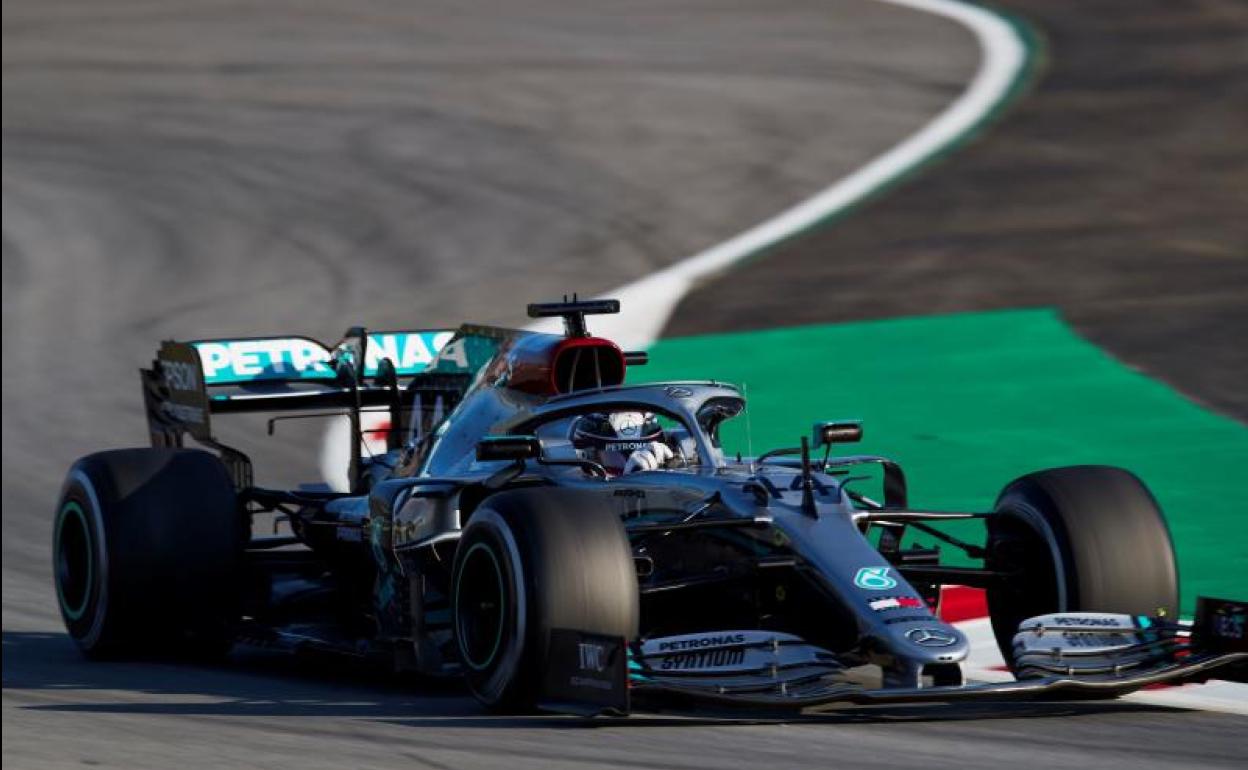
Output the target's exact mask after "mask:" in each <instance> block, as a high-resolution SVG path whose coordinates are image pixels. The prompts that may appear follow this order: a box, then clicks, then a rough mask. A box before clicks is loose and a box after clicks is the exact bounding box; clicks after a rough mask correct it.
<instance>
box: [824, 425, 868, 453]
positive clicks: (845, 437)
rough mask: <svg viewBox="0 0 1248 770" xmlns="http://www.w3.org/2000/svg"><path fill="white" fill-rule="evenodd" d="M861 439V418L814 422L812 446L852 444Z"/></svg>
mask: <svg viewBox="0 0 1248 770" xmlns="http://www.w3.org/2000/svg"><path fill="white" fill-rule="evenodd" d="M857 441H862V421H861V420H832V421H830V422H817V423H815V432H814V441H813V442H812V443H813V444H814V448H815V449H817V448H819V447H821V446H828V445H831V444H853V443H855V442H857Z"/></svg>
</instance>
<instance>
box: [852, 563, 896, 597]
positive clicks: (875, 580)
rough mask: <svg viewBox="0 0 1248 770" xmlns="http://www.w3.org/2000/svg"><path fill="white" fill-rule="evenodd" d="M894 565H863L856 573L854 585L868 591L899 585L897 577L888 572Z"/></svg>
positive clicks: (885, 589) (884, 589)
mask: <svg viewBox="0 0 1248 770" xmlns="http://www.w3.org/2000/svg"><path fill="white" fill-rule="evenodd" d="M891 571H892V567H863V568H861V569H859V570H858V572H857V574H855V575H854V585H856V586H858V587H859V588H862V589H865V590H867V591H887V590H888V589H890V588H896V587H897V579H896V578H894V577H893V576H891V575H889V574H888V573H889V572H891Z"/></svg>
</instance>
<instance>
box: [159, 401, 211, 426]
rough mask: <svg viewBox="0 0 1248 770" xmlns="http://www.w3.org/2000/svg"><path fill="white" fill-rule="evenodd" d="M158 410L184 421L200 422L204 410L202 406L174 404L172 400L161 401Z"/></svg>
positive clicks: (202, 419) (202, 418)
mask: <svg viewBox="0 0 1248 770" xmlns="http://www.w3.org/2000/svg"><path fill="white" fill-rule="evenodd" d="M160 411H161V412H162V413H163V414H164V415H165V416H167V417H169V418H171V419H174V420H177V421H178V422H186V423H202V422H203V421H204V410H203V408H202V407H198V406H190V405H189V404H175V403H173V402H172V401H164V402H161V405H160Z"/></svg>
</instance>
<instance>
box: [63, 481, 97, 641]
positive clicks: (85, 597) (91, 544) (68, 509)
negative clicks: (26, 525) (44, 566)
mask: <svg viewBox="0 0 1248 770" xmlns="http://www.w3.org/2000/svg"><path fill="white" fill-rule="evenodd" d="M68 513H72V514H73V515H74V516H76V517H78V521H80V522H81V523H82V532H83V534H84V535H85V536H86V541H87V548H86V552H87V579H86V583H85V588H84V590H83V592H82V603H81V604H80V605H79V606H78V607H77V608H73V607H70V606H69V602H68V601H66V599H65V590H64V588H63V587H62V586H61V570H60V560H61V552H60V551H61V528H62V527H63V526H64V524H65V518H66V514H68ZM53 542H55V543H56V558H57V571H56V598H57V600H58V601H59V602H60V604H61V611H62V612H64V613H65V616H66V617H68V618H69V619H70V620H71V621H77V620H81V619H82V616H83V614H84V613H85V612H86V611H87V605H88V604H90V603H91V586H92V582H93V580H94V578H95V538H94V537H93V536H92V534H91V527H90V526H89V525H88V524H87V516H86V514H85V513H83V512H82V506H80V505H78V503H76V502H74V501H72V500H71V501H69V502H67V503H65V505H64V506H62V507H61V512H60V514H59V515H58V516H57V517H56V536H55V537H54V538H53Z"/></svg>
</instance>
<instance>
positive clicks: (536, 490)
mask: <svg viewBox="0 0 1248 770" xmlns="http://www.w3.org/2000/svg"><path fill="white" fill-rule="evenodd" d="M618 309H619V305H618V303H617V302H615V301H611V300H600V301H593V302H583V301H582V302H578V301H576V299H575V298H573V300H572V301H571V302H569V301H567V299H566V298H565V300H564V301H563V302H560V303H549V304H538V305H531V306H529V314H530V315H531V316H534V317H546V316H549V317H560V316H561V317H562V318H563V319H564V326H565V333H564V334H562V335H559V334H545V333H537V332H527V331H519V330H514V329H503V328H495V327H486V326H474V325H465V326H462V327H460V328H459V329H458V330H453V331H452V330H423V331H406V332H368V331H366V330H364V329H360V328H354V329H352V330H350V331H349V332H348V334H347V335H346V337H345V338H344V339H343V341H342V342H340V343H339V344H337V345H335V346H332V347H331V346H326V345H323V344H321V343H319V342H316V341H315V340H311V339H307V338H299V337H283V338H255V339H242V340H200V341H196V342H190V343H182V342H165V343H163V345H162V347H161V348H160V350H159V352H158V354H157V358H156V359H155V361H154V362H153V365H152V366H151V368H149V369H144V370H142V371H141V378H142V385H143V395H144V399H145V403H146V411H147V417H148V425H149V429H150V433H151V443H152V446H151V447H149V448H140V449H123V450H114V451H106V452H101V453H97V454H92V455H88V456H86V457H83V458H82V459H80V460H78V461H77V462H76V463H75V464H74V465H73V467H72V468H71V469H70V471H69V473H68V477H67V479H66V481H65V484H64V488H63V490H62V493H61V498H60V502H59V503H58V506H57V509H56V518H55V528H54V529H55V534H54V547H53V552H54V553H53V556H54V566H55V582H56V593H57V597H58V600H59V604H60V611H61V614H62V616H63V618H64V621H65V625H66V628H67V629H68V631H69V634H70V636H71V637H72V638H73V639H74V640H75V642H76V643H77V644H78V646H79V647H80V648H81V649H82V651H83V652H84V653H86V654H87V655H88V656H92V657H94V656H106V655H135V654H141V653H143V652H145V651H152V650H157V651H160V652H161V653H162V654H168V653H169V652H170V651H175V652H188V653H195V654H204V653H219V652H221V651H223V650H226V649H229V648H230V647H231V646H232V645H234V644H237V643H240V642H242V643H249V644H259V645H266V646H270V647H277V648H282V649H289V650H292V651H300V650H304V651H321V652H326V653H334V654H341V655H348V656H354V657H363V658H370V659H377V660H379V661H382V662H384V663H385V665H388V666H391V667H393V668H394V669H395V670H406V671H414V672H418V673H419V674H423V675H427V676H431V677H462V678H463V680H464V681H466V683H467V686H468V688H469V689H470V690H471V692H472V694H473V695H474V696H475V697H476V698H477V699H478V700H480V701H481V702H482V703H483V704H485V705H486V706H488V707H491V708H499V709H530V708H547V709H553V710H562V711H569V712H573V713H586V714H598V713H627V712H628V711H629V710H630V708H633V707H634V706H635V705H637V704H638V703H639V702H643V701H645V700H646V699H658V700H659V701H660V702H663V700H664V699H670V700H671V701H676V702H680V703H689V702H691V701H692V702H695V703H697V702H715V703H720V704H743V705H745V706H749V707H789V708H792V707H799V708H801V707H809V706H818V705H822V704H829V703H836V702H853V703H896V702H915V701H953V700H960V699H993V698H998V699H1002V698H1009V699H1013V698H1054V699H1057V698H1061V699H1065V698H1075V697H1080V698H1082V697H1112V696H1116V695H1119V694H1122V693H1126V692H1129V691H1132V690H1136V689H1138V688H1141V687H1144V686H1146V685H1149V684H1152V683H1157V682H1174V683H1177V682H1193V681H1202V680H1205V679H1208V678H1211V677H1217V678H1237V679H1241V680H1242V679H1243V678H1244V674H1245V668H1244V667H1245V661H1246V660H1248V647H1246V644H1248V634H1246V631H1245V617H1246V614H1248V605H1246V604H1245V603H1242V602H1235V601H1226V600H1214V599H1209V598H1202V599H1201V600H1200V606H1199V611H1198V615H1197V618H1196V621H1195V622H1194V623H1185V622H1180V621H1179V620H1178V616H1177V611H1178V589H1177V585H1178V578H1177V570H1176V566H1175V558H1174V553H1173V549H1172V545H1171V540H1170V535H1169V532H1168V530H1167V527H1166V523H1165V520H1164V519H1163V517H1162V515H1161V512H1160V511H1159V510H1158V506H1157V504H1156V502H1155V501H1154V499H1153V497H1152V495H1151V494H1150V493H1149V492H1148V490H1147V489H1146V488H1145V487H1144V485H1143V484H1142V483H1141V482H1140V480H1139V479H1137V478H1136V477H1135V476H1133V475H1132V474H1130V473H1128V472H1127V471H1124V470H1120V469H1117V468H1112V467H1103V466H1079V467H1066V468H1057V469H1051V470H1043V471H1039V472H1036V473H1031V474H1028V475H1026V476H1024V477H1022V478H1019V479H1017V480H1015V481H1012V482H1010V483H1009V484H1007V485H1006V486H1005V487H1004V491H1002V493H1001V495H1000V497H999V498H998V499H997V501H996V504H995V505H994V506H993V507H992V508H991V509H990V510H987V511H982V512H960V511H933V510H923V509H916V508H913V507H911V506H910V505H909V503H908V500H907V490H906V482H905V476H904V474H903V472H902V469H901V468H900V467H899V466H898V465H897V464H896V463H895V462H893V461H892V460H889V459H887V458H885V457H878V456H871V455H862V454H850V455H848V456H838V455H836V454H833V453H832V452H831V450H832V448H833V447H835V446H836V445H839V444H845V443H853V442H856V441H858V440H859V439H860V437H861V435H862V425H861V424H860V423H858V422H855V421H845V420H842V421H830V422H822V423H819V424H816V425H815V426H814V428H813V431H810V432H806V431H803V433H804V434H805V435H803V436H802V437H801V439H800V441H797V442H794V446H792V447H782V448H778V449H773V450H771V451H767V452H764V453H762V454H760V455H758V456H755V457H744V458H743V457H741V456H740V455H739V454H738V455H736V456H731V457H730V456H729V455H728V453H726V452H725V450H724V448H723V444H722V442H721V429H722V428H723V427H724V426H725V425H726V424H727V423H728V421H730V420H733V419H735V418H738V416H739V415H741V414H742V413H743V411H744V410H745V408H746V404H745V400H744V398H743V397H742V394H741V392H740V391H739V390H738V389H737V388H735V387H733V386H731V385H728V384H725V383H722V382H714V381H698V382H663V383H649V384H633V383H631V382H630V383H628V384H626V383H625V375H626V372H628V371H629V370H632V369H634V368H636V367H638V366H640V365H642V364H644V363H646V360H647V359H646V354H644V353H636V352H624V351H621V350H620V348H619V347H618V346H616V345H615V344H613V343H612V342H611V341H609V340H606V339H602V338H598V337H594V336H591V335H590V334H589V333H588V331H587V329H586V316H587V315H592V314H596V313H611V312H618ZM292 410H294V411H301V412H310V413H312V414H317V415H320V414H331V415H345V416H346V417H347V418H349V420H350V424H351V426H352V431H353V434H354V439H355V440H354V442H353V444H354V446H353V448H352V455H353V456H352V458H351V460H350V472H349V478H350V483H351V489H349V490H346V491H333V490H331V489H329V488H327V487H325V485H307V486H304V487H300V488H298V489H293V490H285V489H271V488H265V487H261V486H257V485H256V484H255V483H254V481H253V474H252V464H251V461H250V460H249V458H248V457H247V455H246V454H244V453H243V452H242V451H240V450H238V449H236V448H234V447H231V446H227V445H225V444H224V443H222V442H221V441H220V440H218V438H217V437H216V436H215V434H214V432H213V430H212V422H213V421H214V420H216V419H217V418H218V417H219V416H222V415H227V414H232V413H240V412H289V411H292ZM371 411H380V412H384V413H385V414H386V415H387V416H388V418H389V427H388V428H387V430H386V450H385V451H384V452H378V453H377V454H376V455H375V456H373V455H369V454H368V453H367V452H365V451H363V449H361V441H360V439H361V433H362V428H361V415H362V414H364V415H367V414H368V413H369V412H371ZM275 419H282V418H281V417H278V418H275ZM272 425H273V423H272V422H270V428H271V427H272ZM795 432H796V431H795ZM188 438H189V439H191V440H194V441H195V442H197V443H198V444H199V445H200V446H202V447H203V449H189V448H183V444H184V442H186V440H187V439H188ZM205 450H208V451H205ZM865 468H874V471H873V472H872V473H871V474H868V475H866V476H864V475H862V471H863V469H865ZM868 482H870V485H871V486H872V487H874V486H875V485H876V484H877V483H879V486H881V487H882V491H880V492H874V490H873V489H872V490H868V491H863V485H864V484H866V483H868ZM868 492H871V494H868ZM264 516H268V517H270V519H277V520H279V521H282V522H288V523H289V532H288V533H287V534H283V533H279V532H276V530H275V531H274V532H273V533H270V534H265V533H264V532H263V530H264V529H265V527H261V526H259V525H258V524H257V522H258V521H260V519H261V517H264ZM964 520H978V521H980V522H981V526H982V530H983V531H984V532H986V535H985V536H984V537H983V538H982V539H980V541H979V542H968V541H967V540H966V539H964V537H965V536H964V535H963V536H958V535H956V534H951V533H950V531H949V527H948V523H949V522H951V521H964ZM915 533H919V534H921V535H924V536H926V537H927V539H928V540H929V541H930V542H932V543H938V544H940V545H941V546H942V547H943V548H938V547H934V546H930V545H929V546H926V547H925V546H922V545H918V544H916V543H915V538H914V537H913V535H914V534H915ZM946 551H947V552H953V553H956V554H959V556H960V558H958V559H949V558H947V554H946V553H945V552H946ZM950 584H957V585H966V586H977V587H981V588H983V589H986V593H987V601H988V605H989V609H990V614H991V622H992V627H993V629H994V631H995V635H996V642H997V644H998V646H999V648H1000V651H1001V653H1002V655H1003V656H1004V658H1005V660H1006V661H1007V662H1008V663H1009V665H1010V667H1011V669H1012V671H1013V673H1014V675H1015V681H1012V682H1006V683H995V684H987V683H968V682H967V681H965V679H964V676H963V668H962V664H963V662H964V661H965V659H966V657H967V654H968V646H969V645H968V640H967V638H966V637H965V636H964V634H963V633H962V632H961V631H960V630H959V629H958V628H956V627H954V626H952V625H949V624H947V623H945V622H942V621H941V620H940V619H939V618H940V615H939V602H940V597H941V591H940V589H941V587H942V586H944V585H950Z"/></svg>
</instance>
